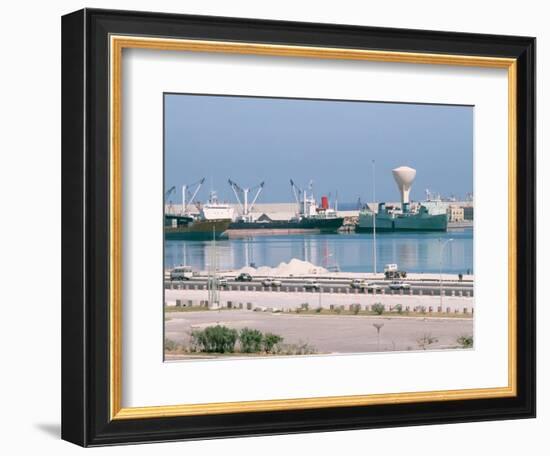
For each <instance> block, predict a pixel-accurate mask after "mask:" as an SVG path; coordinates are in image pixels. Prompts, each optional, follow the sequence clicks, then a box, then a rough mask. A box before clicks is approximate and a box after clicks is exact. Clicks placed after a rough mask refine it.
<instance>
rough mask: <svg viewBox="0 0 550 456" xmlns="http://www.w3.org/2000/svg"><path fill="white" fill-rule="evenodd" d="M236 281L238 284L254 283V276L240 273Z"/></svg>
mask: <svg viewBox="0 0 550 456" xmlns="http://www.w3.org/2000/svg"><path fill="white" fill-rule="evenodd" d="M235 280H236V281H237V282H252V276H251V275H250V274H249V273H248V272H242V273H240V274H239V275H238V276H237V277H236V278H235Z"/></svg>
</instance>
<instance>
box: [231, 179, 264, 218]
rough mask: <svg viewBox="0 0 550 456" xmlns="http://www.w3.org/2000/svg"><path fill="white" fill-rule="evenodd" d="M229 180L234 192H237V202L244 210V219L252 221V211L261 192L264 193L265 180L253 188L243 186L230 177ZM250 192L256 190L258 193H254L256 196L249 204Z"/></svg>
mask: <svg viewBox="0 0 550 456" xmlns="http://www.w3.org/2000/svg"><path fill="white" fill-rule="evenodd" d="M228 182H229V185H230V187H231V189H232V190H233V193H234V194H235V198H237V202H238V203H239V205H240V206H241V209H242V211H243V215H242V219H243V220H244V221H251V215H250V213H251V212H252V209H253V208H254V204H255V203H256V200H257V199H258V197H259V196H260V193H262V190H263V188H264V185H265V182H263V181H262V182H260V183H259V184H258V185H256V186H255V187H252V188H242V187H240V186H239V185H238V184H237V183H236V182H234V181H232V180H231V179H229V180H228ZM250 192H256V194H255V195H254V198H253V199H252V202H251V203H250V205H249V204H248V194H249V193H250ZM241 196H242V199H241Z"/></svg>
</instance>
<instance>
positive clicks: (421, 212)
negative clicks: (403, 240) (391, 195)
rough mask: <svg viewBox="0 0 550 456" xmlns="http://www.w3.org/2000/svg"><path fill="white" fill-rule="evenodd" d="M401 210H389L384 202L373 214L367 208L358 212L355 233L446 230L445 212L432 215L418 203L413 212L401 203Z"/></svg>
mask: <svg viewBox="0 0 550 456" xmlns="http://www.w3.org/2000/svg"><path fill="white" fill-rule="evenodd" d="M403 209H404V210H403V211H401V212H395V211H391V212H390V211H389V210H388V209H387V208H386V205H385V204H384V203H380V204H379V205H378V212H377V213H376V214H375V213H374V212H373V211H372V210H370V209H369V208H366V209H364V210H362V211H361V212H360V213H359V221H358V223H357V226H356V227H355V231H356V232H357V233H372V231H373V230H374V227H375V226H376V232H395V231H447V214H437V215H432V214H430V213H429V212H428V210H427V209H426V207H425V206H422V205H420V206H419V208H418V210H417V211H415V212H411V211H409V205H408V204H404V205H403Z"/></svg>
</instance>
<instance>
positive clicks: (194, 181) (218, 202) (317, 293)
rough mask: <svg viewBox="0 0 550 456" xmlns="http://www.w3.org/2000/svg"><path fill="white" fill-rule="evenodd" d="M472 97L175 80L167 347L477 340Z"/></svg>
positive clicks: (168, 173)
mask: <svg viewBox="0 0 550 456" xmlns="http://www.w3.org/2000/svg"><path fill="white" fill-rule="evenodd" d="M474 112H475V107H474V106H472V105H449V104H430V103H421V102H419V103H399V102H386V101H384V100H373V101H370V100H369V101H365V100H335V99H308V98H280V97H269V96H261V97H260V96H241V95H238V94H235V95H217V94H195V93H168V92H166V93H164V94H163V116H164V119H163V128H164V131H163V137H164V145H163V150H164V194H163V196H162V197H163V198H164V214H163V226H164V230H163V231H164V264H163V270H162V271H161V270H160V268H159V276H160V274H163V280H164V302H163V303H162V305H163V306H164V361H165V362H177V361H198V360H219V359H234V360H237V359H238V360H246V359H251V358H258V357H281V356H320V355H321V356H327V355H341V354H368V353H378V354H384V353H391V352H416V351H420V350H422V351H424V350H475V343H474V318H475V317H474V307H475V306H474V302H475V296H474V290H475V287H474V283H475V281H474V277H475V268H474V231H475V230H474V188H473V186H474ZM478 152H480V153H482V152H483V151H478ZM159 223H160V220H159ZM159 279H160V277H159ZM159 304H160V303H159Z"/></svg>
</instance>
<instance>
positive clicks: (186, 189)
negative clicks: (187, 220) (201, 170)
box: [181, 177, 206, 215]
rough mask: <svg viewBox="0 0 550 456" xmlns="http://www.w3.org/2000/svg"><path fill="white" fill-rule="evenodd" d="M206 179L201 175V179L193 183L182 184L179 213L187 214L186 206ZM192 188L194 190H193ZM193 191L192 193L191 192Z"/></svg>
mask: <svg viewBox="0 0 550 456" xmlns="http://www.w3.org/2000/svg"><path fill="white" fill-rule="evenodd" d="M205 180H206V178H205V177H203V178H202V179H201V180H199V181H197V182H194V183H193V184H189V185H187V184H184V185H183V186H182V188H181V195H182V201H181V213H182V214H183V215H185V214H187V208H188V207H189V205H190V204H192V203H193V200H194V199H195V197H196V196H197V193H199V190H200V188H201V186H202V184H203V183H204V181H205ZM193 189H194V190H193ZM191 192H193V193H191Z"/></svg>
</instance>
